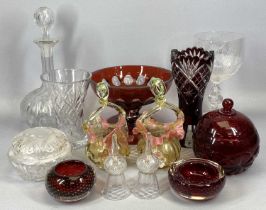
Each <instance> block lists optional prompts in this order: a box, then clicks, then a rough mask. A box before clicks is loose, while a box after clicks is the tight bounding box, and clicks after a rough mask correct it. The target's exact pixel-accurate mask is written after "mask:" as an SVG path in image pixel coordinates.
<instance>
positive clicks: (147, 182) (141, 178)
mask: <svg viewBox="0 0 266 210" xmlns="http://www.w3.org/2000/svg"><path fill="white" fill-rule="evenodd" d="M150 139H151V134H150V133H148V134H147V137H146V146H145V152H144V153H143V154H141V155H140V156H139V157H138V159H137V167H138V169H139V174H138V181H137V183H136V185H135V187H134V189H133V194H134V195H135V196H136V197H138V198H140V199H154V198H156V197H158V196H159V194H160V190H159V184H158V180H157V176H156V171H157V169H158V167H159V160H158V159H157V158H156V157H155V156H154V155H153V154H152V151H151V143H150Z"/></svg>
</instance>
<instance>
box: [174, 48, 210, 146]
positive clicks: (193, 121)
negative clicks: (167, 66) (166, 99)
mask: <svg viewBox="0 0 266 210" xmlns="http://www.w3.org/2000/svg"><path fill="white" fill-rule="evenodd" d="M213 59H214V54H213V52H209V51H205V50H204V49H203V48H196V47H193V48H187V49H186V50H182V51H178V50H176V49H174V50H172V51H171V64H172V72H173V77H174V80H175V84H176V87H177V92H178V99H179V108H180V109H181V110H182V111H183V112H184V114H185V122H184V130H185V136H184V138H183V139H181V141H180V143H181V145H182V146H183V147H192V145H193V143H192V134H193V132H194V130H195V127H196V125H197V123H198V121H199V119H200V117H201V116H202V101H203V97H204V92H205V89H206V87H207V84H208V82H209V80H210V77H211V73H212V64H213Z"/></svg>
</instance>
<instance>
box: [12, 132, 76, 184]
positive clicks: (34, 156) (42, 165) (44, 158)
mask: <svg viewBox="0 0 266 210" xmlns="http://www.w3.org/2000/svg"><path fill="white" fill-rule="evenodd" d="M70 155H71V145H70V143H69V142H68V140H67V137H66V135H65V134H64V133H63V132H62V131H60V130H58V129H55V128H49V127H35V128H29V129H26V130H24V131H22V132H21V133H19V134H17V135H16V136H15V137H14V138H13V142H12V145H11V147H10V149H9V151H8V157H9V160H10V162H11V163H12V165H13V166H14V168H15V169H16V170H17V172H18V173H19V175H20V176H21V177H22V178H23V179H25V180H33V181H42V180H44V177H45V175H46V173H47V171H48V170H49V169H50V168H51V167H52V166H54V165H55V164H56V163H58V162H60V161H62V160H64V159H66V158H68V157H70Z"/></svg>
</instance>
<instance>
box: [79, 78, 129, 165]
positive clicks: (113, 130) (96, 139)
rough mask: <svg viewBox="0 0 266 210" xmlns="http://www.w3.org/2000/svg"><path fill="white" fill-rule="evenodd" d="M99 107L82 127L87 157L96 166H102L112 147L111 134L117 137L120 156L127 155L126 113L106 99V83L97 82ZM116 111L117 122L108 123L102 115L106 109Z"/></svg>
mask: <svg viewBox="0 0 266 210" xmlns="http://www.w3.org/2000/svg"><path fill="white" fill-rule="evenodd" d="M96 89H97V96H98V97H99V104H100V107H99V108H97V109H96V110H95V111H94V112H92V113H91V114H90V115H89V117H88V119H87V120H86V121H85V122H84V123H83V129H84V131H85V133H86V134H87V137H88V141H87V147H86V154H87V157H88V158H89V159H90V160H91V161H92V162H93V163H94V164H95V165H97V166H98V167H100V168H103V166H104V161H105V160H106V158H107V156H108V155H109V153H110V151H111V149H112V136H113V135H114V134H115V135H116V137H117V146H118V152H119V154H121V155H122V156H128V155H129V147H128V129H127V123H126V113H125V111H124V110H123V109H122V108H121V107H120V106H118V105H116V104H113V103H111V102H109V101H108V96H109V89H108V86H107V84H106V83H104V82H99V83H98V84H97V86H96ZM107 108H109V109H112V110H114V111H116V112H117V113H118V119H117V122H114V123H108V122H107V120H106V119H105V118H104V117H103V116H102V115H103V112H104V111H105V110H106V109H107ZM108 111H110V110H108Z"/></svg>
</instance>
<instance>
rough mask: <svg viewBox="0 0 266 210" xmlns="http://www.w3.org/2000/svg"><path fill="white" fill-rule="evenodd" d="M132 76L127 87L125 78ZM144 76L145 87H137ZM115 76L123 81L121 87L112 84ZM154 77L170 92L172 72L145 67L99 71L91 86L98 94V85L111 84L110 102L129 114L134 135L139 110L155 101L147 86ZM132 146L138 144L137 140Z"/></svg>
mask: <svg viewBox="0 0 266 210" xmlns="http://www.w3.org/2000/svg"><path fill="white" fill-rule="evenodd" d="M126 75H130V76H131V77H132V78H133V81H134V82H133V83H132V84H131V85H125V84H124V83H123V78H125V76H126ZM140 75H142V76H143V77H144V78H145V82H144V84H143V85H137V84H136V80H137V78H138V77H139V76H140ZM113 76H116V77H117V78H118V79H119V80H121V85H120V86H115V85H113V83H112V78H113ZM152 77H157V78H160V79H162V80H163V81H164V84H165V86H166V91H168V90H169V88H170V86H171V84H172V81H173V77H172V73H171V71H169V70H167V69H164V68H160V67H154V66H143V65H126V66H114V67H108V68H104V69H100V70H97V71H95V72H93V73H92V77H91V86H92V88H93V90H94V92H96V84H97V83H98V82H101V81H102V80H103V79H105V80H106V81H107V82H108V84H109V101H110V102H113V103H115V104H117V105H119V106H121V107H122V108H123V109H124V110H125V111H126V114H127V124H128V128H129V134H130V135H131V134H132V129H133V128H134V127H135V122H136V119H137V118H138V117H139V110H140V109H141V107H142V106H143V105H147V104H150V103H152V102H153V101H154V96H153V94H152V92H151V91H150V87H149V86H148V85H147V83H148V82H149V80H150V79H151V78H152ZM131 143H132V144H137V139H135V140H134V141H133V142H131Z"/></svg>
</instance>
